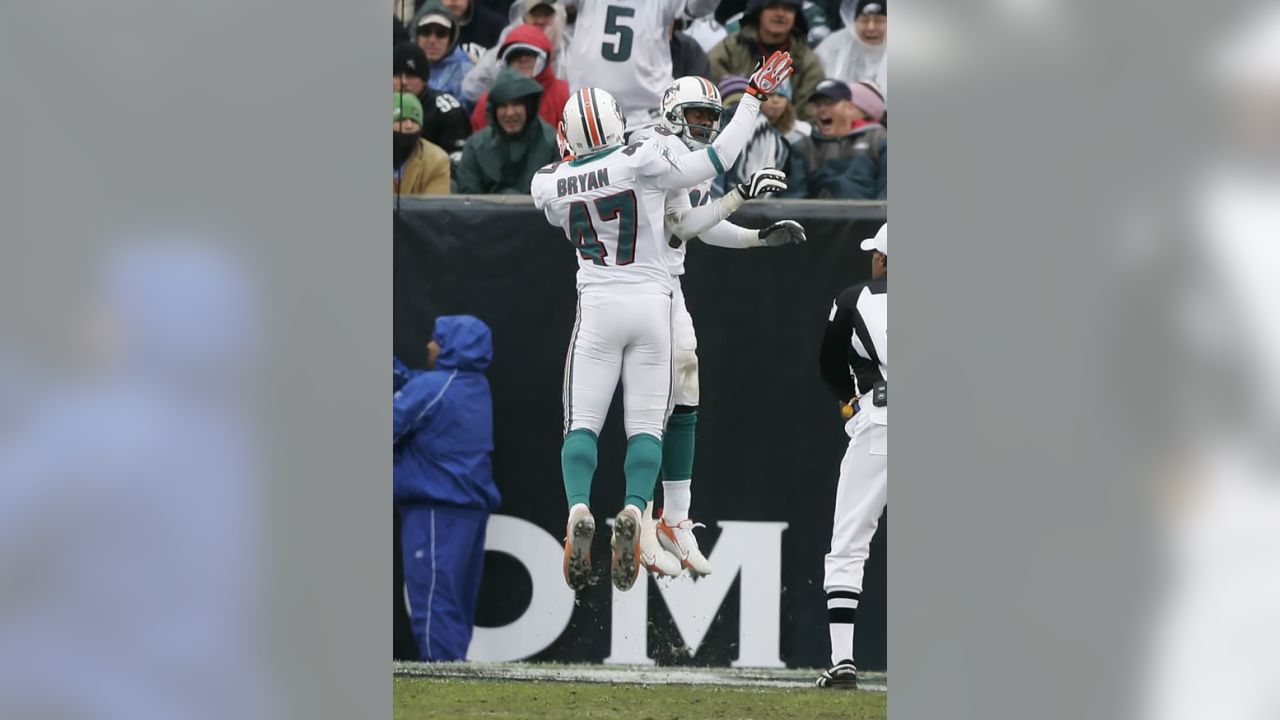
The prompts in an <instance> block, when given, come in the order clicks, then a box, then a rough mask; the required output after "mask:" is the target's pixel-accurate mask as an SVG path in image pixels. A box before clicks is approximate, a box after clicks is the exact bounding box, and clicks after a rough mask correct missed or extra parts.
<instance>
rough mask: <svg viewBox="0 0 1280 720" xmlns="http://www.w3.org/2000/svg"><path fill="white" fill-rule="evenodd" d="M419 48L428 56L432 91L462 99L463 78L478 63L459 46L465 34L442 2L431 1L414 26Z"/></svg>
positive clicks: (419, 11)
mask: <svg viewBox="0 0 1280 720" xmlns="http://www.w3.org/2000/svg"><path fill="white" fill-rule="evenodd" d="M410 26H411V32H412V33H413V36H414V39H415V41H416V42H417V43H418V47H421V48H422V50H423V52H425V53H426V54H427V63H428V65H429V67H430V69H431V77H430V79H429V80H428V83H429V85H430V87H431V89H432V90H436V91H438V92H447V93H449V94H450V95H452V96H454V97H455V98H460V99H463V101H464V102H465V98H463V97H462V78H463V77H465V76H466V74H467V71H469V70H470V69H471V68H472V67H473V66H474V65H475V63H474V62H472V60H471V56H470V55H467V53H466V51H465V50H463V49H462V47H461V46H460V45H459V44H458V38H459V36H460V34H461V30H460V28H459V26H458V22H457V20H455V19H454V18H453V13H451V12H449V9H448V8H446V7H445V6H444V3H443V2H442V1H441V0H427V2H425V3H423V5H422V9H420V10H418V12H417V14H416V15H414V16H413V22H412V23H410Z"/></svg>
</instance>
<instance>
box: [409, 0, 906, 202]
mask: <svg viewBox="0 0 1280 720" xmlns="http://www.w3.org/2000/svg"><path fill="white" fill-rule="evenodd" d="M598 1H601V2H602V1H603V0H394V3H395V4H394V12H395V15H394V23H393V25H394V27H393V30H394V51H393V69H392V89H393V91H394V95H393V100H392V132H393V135H394V155H393V190H394V191H395V192H396V193H398V194H399V195H443V194H450V193H457V194H512V195H527V194H528V193H529V184H530V182H531V179H532V177H533V174H534V173H535V172H536V171H537V170H538V168H540V167H542V166H544V165H546V164H547V163H551V162H554V161H556V160H559V159H560V157H559V152H558V148H557V144H556V138H555V136H556V126H557V125H558V124H559V122H560V118H561V114H562V110H563V107H564V103H565V101H566V100H567V99H568V97H569V95H570V93H571V92H573V91H576V90H578V89H579V87H577V86H575V84H574V80H575V78H574V77H572V75H573V73H571V72H570V64H571V63H572V62H573V61H574V59H575V57H576V59H577V61H578V62H585V61H588V60H590V58H591V53H589V52H587V50H588V49H587V48H580V49H579V52H577V53H576V54H575V53H574V52H572V51H571V47H572V45H573V37H574V31H575V25H576V21H577V19H578V15H579V10H580V9H581V8H582V7H583V6H586V5H588V4H590V3H594V2H598ZM658 1H659V0H655V2H658ZM662 1H664V2H666V3H668V4H670V3H671V2H672V1H673V0H662ZM676 1H677V4H679V3H678V0H676ZM626 9H628V10H629V8H626ZM690 13H693V15H691V14H690ZM699 13H701V15H700V16H694V15H697V14H699ZM887 13H888V8H887V0H821V1H814V0H723V1H721V2H718V3H717V2H707V1H706V0H689V2H688V4H687V7H685V9H684V12H682V13H679V14H678V15H677V17H676V19H675V20H674V21H673V22H671V23H670V24H669V25H667V26H666V27H661V26H659V27H653V28H648V27H642V26H635V27H631V26H623V23H621V21H619V20H618V19H619V17H624V18H628V19H630V20H633V21H634V22H635V23H636V24H637V25H642V24H643V23H644V22H645V21H646V15H645V14H644V13H641V14H640V15H639V16H633V15H632V14H622V13H618V14H614V13H610V14H609V18H610V20H609V21H608V22H609V23H614V24H612V25H609V24H606V27H605V29H604V30H605V32H606V33H609V32H616V33H617V37H618V38H620V42H619V45H618V46H617V47H621V46H622V41H623V40H625V42H626V44H627V45H626V46H627V48H628V50H627V52H628V53H629V52H630V50H629V47H630V39H631V38H632V37H652V36H658V35H659V34H661V33H665V34H666V36H667V38H668V40H669V45H670V51H671V65H670V72H666V68H662V67H658V68H646V72H644V73H641V74H640V77H644V78H647V80H646V82H648V83H651V84H652V87H649V88H645V90H646V91H647V92H642V93H639V95H641V96H654V97H661V95H662V93H663V91H665V90H666V88H667V87H668V86H669V85H670V84H671V82H672V81H673V80H674V78H677V77H683V76H686V75H695V76H701V77H704V78H706V79H707V80H709V81H711V82H712V83H713V84H715V85H716V87H717V88H718V89H719V91H720V94H721V97H722V98H723V101H724V113H723V116H722V117H721V120H720V122H721V125H722V126H723V124H724V123H726V122H728V120H729V118H730V117H732V113H733V111H734V108H735V107H736V106H737V103H738V101H739V100H740V99H741V98H742V95H743V93H744V92H745V91H746V89H747V77H748V76H750V75H751V73H752V71H753V69H754V68H755V67H756V64H757V63H758V62H759V61H760V59H761V58H762V57H765V56H767V55H768V54H769V53H772V52H773V51H775V50H779V49H781V50H787V51H789V52H790V53H791V55H792V57H793V58H794V61H795V67H796V72H795V75H794V76H793V77H792V78H791V80H790V81H789V82H788V83H787V85H786V86H784V88H783V89H782V90H781V91H780V92H778V93H777V94H776V95H774V96H773V97H771V98H770V99H769V101H768V102H767V103H766V104H765V105H764V107H763V109H762V112H761V114H760V116H759V118H758V119H757V125H756V128H755V131H754V133H753V135H752V137H751V140H750V142H749V143H748V145H747V147H746V149H745V150H744V151H743V152H742V154H741V156H740V157H739V159H738V161H737V163H736V164H735V165H734V166H733V167H732V168H730V169H729V170H728V172H727V173H726V174H725V175H724V176H721V179H720V181H719V185H718V188H719V189H723V188H724V187H732V186H733V185H734V184H736V183H739V182H742V181H743V179H745V178H748V177H750V176H751V175H752V174H753V173H754V172H756V171H758V170H760V169H763V168H766V167H775V168H779V169H781V170H783V171H785V172H786V173H787V176H788V187H787V190H786V191H785V192H783V193H780V195H781V196H782V197H787V198H817V199H851V200H877V199H879V200H883V199H885V197H886V195H885V188H886V176H887V173H886V167H887V163H888V130H887V127H888V115H887V88H888V84H887V80H886V72H887V66H888V62H887V57H886V56H887V53H886V50H887V31H888V15H887ZM650 16H651V17H656V16H657V15H655V14H651V15H650ZM615 21H618V22H615ZM582 34H583V35H587V34H588V32H587V31H586V30H583V33H582ZM593 36H595V35H593ZM606 37H610V36H609V35H607V34H606ZM591 50H596V51H597V54H599V49H597V48H591ZM605 50H606V51H609V50H611V47H610V46H608V45H606V47H605ZM662 54H663V56H664V58H663V62H664V63H665V51H663V52H662ZM641 61H642V59H641V58H639V57H637V58H633V59H632V60H631V61H630V62H633V63H634V62H641ZM581 74H582V73H581V72H579V73H578V75H579V76H581ZM622 75H625V74H624V73H619V77H618V79H617V81H616V82H617V83H618V84H619V86H618V87H611V86H610V85H608V84H605V83H601V82H600V81H598V80H597V81H595V84H596V85H597V86H600V87H603V88H604V89H606V90H609V91H610V92H611V93H613V94H614V95H615V96H616V97H619V98H624V97H628V96H636V95H637V93H635V92H634V90H633V89H632V88H629V87H626V86H624V85H625V84H627V83H631V82H634V80H633V78H632V77H622ZM628 90H633V91H632V92H628ZM624 110H625V111H626V112H627V115H628V118H629V120H628V131H629V132H630V131H634V130H638V129H640V128H641V127H642V126H643V124H641V123H637V122H635V121H634V120H632V119H631V118H634V117H652V118H653V121H652V123H651V124H656V122H657V108H656V107H654V108H631V107H625V103H624Z"/></svg>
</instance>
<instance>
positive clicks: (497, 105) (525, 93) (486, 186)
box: [454, 67, 560, 195]
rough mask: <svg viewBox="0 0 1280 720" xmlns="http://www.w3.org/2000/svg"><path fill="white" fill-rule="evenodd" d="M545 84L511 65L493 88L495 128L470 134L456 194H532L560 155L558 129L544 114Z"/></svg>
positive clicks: (491, 101) (491, 119) (491, 105)
mask: <svg viewBox="0 0 1280 720" xmlns="http://www.w3.org/2000/svg"><path fill="white" fill-rule="evenodd" d="M541 100H542V86H541V85H539V84H538V81H536V80H532V79H530V78H527V77H525V76H524V75H521V74H520V73H518V72H516V71H515V70H513V69H511V68H510V67H507V68H503V70H502V72H501V73H500V74H499V75H498V79H497V80H496V81H494V83H493V89H492V90H490V91H489V104H488V114H489V126H488V127H486V128H484V129H483V130H481V131H479V132H477V133H475V134H473V135H472V136H471V137H469V138H467V144H466V145H465V146H463V148H462V162H461V163H460V164H459V165H458V172H457V175H456V176H455V185H454V192H455V193H464V194H473V195H497V194H501V195H528V194H529V184H530V183H531V182H532V181H533V174H534V173H536V172H537V171H538V168H541V167H542V166H543V165H546V164H547V163H551V162H555V161H556V160H559V159H560V154H559V152H558V151H557V149H556V133H555V130H553V129H552V128H551V126H550V125H548V124H547V123H546V122H545V121H544V120H542V118H540V117H538V104H539V103H540V102H541Z"/></svg>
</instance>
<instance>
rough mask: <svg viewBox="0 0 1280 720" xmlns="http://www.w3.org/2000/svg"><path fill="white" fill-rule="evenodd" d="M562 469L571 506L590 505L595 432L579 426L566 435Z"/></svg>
mask: <svg viewBox="0 0 1280 720" xmlns="http://www.w3.org/2000/svg"><path fill="white" fill-rule="evenodd" d="M628 457H629V455H628ZM560 470H561V471H562V472H563V473H564V494H565V496H566V497H567V498H568V500H569V507H571V508H572V507H573V506H574V505H577V504H578V503H582V504H583V505H590V504H591V478H592V477H593V476H595V474H596V434H595V433H593V432H591V431H590V430H586V429H582V428H579V429H577V430H573V431H570V432H569V434H568V435H565V436H564V444H563V445H561V446H560ZM641 507H643V505H641Z"/></svg>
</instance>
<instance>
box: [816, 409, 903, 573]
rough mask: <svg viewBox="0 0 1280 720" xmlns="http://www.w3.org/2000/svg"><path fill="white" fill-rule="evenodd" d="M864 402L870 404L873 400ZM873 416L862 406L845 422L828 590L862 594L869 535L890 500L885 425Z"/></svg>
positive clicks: (887, 437) (827, 563)
mask: <svg viewBox="0 0 1280 720" xmlns="http://www.w3.org/2000/svg"><path fill="white" fill-rule="evenodd" d="M863 402H864V403H866V404H867V405H869V404H870V402H871V398H870V397H868V398H865V399H864V400H863ZM873 414H874V413H872V412H869V411H868V408H867V407H865V406H864V407H863V409H862V410H861V411H860V412H859V413H858V414H857V415H854V416H853V418H852V419H850V420H849V421H848V422H847V423H845V432H846V433H849V449H848V450H846V451H845V453H844V459H843V460H841V461H840V483H839V485H837V486H836V512H835V523H834V525H833V526H832V529H831V552H829V553H827V560H826V573H825V576H824V578H823V582H822V587H823V590H825V591H828V592H830V591H831V590H852V591H853V592H857V593H860V592H862V571H863V568H864V567H865V566H866V564H867V556H868V555H869V554H870V552H871V538H872V537H873V536H875V534H876V527H877V526H878V525H879V524H880V514H881V513H882V512H884V507H885V503H886V502H888V490H889V486H888V480H889V452H888V451H889V426H888V424H887V423H884V422H881V421H880V420H879V418H873V417H872V415H873ZM881 417H883V416H881Z"/></svg>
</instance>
